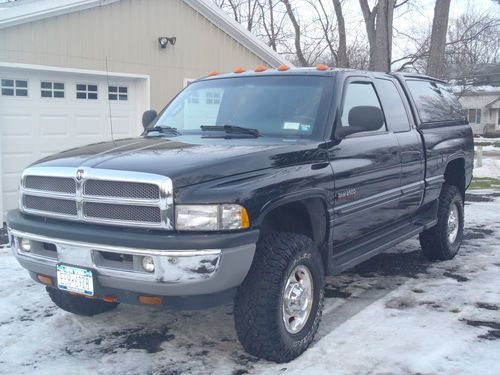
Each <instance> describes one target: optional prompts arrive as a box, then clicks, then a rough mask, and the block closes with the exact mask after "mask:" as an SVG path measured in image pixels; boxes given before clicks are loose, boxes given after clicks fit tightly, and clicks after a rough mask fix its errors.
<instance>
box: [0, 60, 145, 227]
mask: <svg viewBox="0 0 500 375" xmlns="http://www.w3.org/2000/svg"><path fill="white" fill-rule="evenodd" d="M0 80H1V81H0V84H1V87H0V156H1V158H0V192H2V195H1V196H0V214H2V221H3V220H5V213H6V211H8V210H10V209H13V208H16V207H17V200H18V197H17V194H18V193H17V192H18V188H19V178H20V174H21V172H22V170H23V169H24V168H25V167H26V166H27V165H29V164H30V163H32V162H34V161H35V160H38V159H40V158H43V157H45V156H48V155H51V154H53V153H56V152H59V151H62V150H65V149H69V148H72V147H77V146H82V145H85V144H89V143H94V142H102V141H106V140H111V139H112V137H113V138H114V139H119V138H126V137H133V136H137V135H138V134H140V132H141V129H142V126H141V121H140V118H141V115H142V113H143V111H144V110H146V109H148V108H149V76H146V75H134V74H120V73H114V72H113V73H109V74H108V73H106V72H102V71H89V70H78V69H65V68H53V67H47V66H37V65H27V64H10V63H0Z"/></svg>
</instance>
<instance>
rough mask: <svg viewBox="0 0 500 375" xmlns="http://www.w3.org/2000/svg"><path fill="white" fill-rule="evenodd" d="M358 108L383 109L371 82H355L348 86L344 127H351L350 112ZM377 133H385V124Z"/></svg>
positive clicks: (343, 116)
mask: <svg viewBox="0 0 500 375" xmlns="http://www.w3.org/2000/svg"><path fill="white" fill-rule="evenodd" d="M357 106H372V107H378V108H380V109H382V108H381V107H380V102H379V101H378V97H377V94H376V93H375V89H374V87H373V85H372V83H371V82H354V83H351V84H349V86H347V91H346V93H345V96H344V105H343V109H342V126H350V124H349V111H350V110H351V109H352V108H353V107H357ZM376 131H385V124H383V125H382V127H381V128H380V129H378V130H376Z"/></svg>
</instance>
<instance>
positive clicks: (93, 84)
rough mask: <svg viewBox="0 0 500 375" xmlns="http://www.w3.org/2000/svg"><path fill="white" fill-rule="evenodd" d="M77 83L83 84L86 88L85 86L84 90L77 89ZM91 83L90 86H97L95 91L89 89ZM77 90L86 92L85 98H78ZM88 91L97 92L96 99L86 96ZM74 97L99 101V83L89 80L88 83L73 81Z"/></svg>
mask: <svg viewBox="0 0 500 375" xmlns="http://www.w3.org/2000/svg"><path fill="white" fill-rule="evenodd" d="M78 85H85V86H86V88H85V91H82V90H78V88H77V87H78ZM90 85H92V86H97V91H89V86H90ZM79 92H84V93H85V94H86V97H85V99H83V98H79V97H78V93H79ZM89 92H90V93H96V94H97V99H89V98H88V96H89V95H88V94H89ZM75 99H76V100H78V101H82V100H85V101H87V100H89V101H90V102H94V103H95V102H98V101H99V83H96V82H90V83H85V82H75Z"/></svg>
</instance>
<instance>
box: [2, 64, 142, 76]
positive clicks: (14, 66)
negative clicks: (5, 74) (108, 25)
mask: <svg viewBox="0 0 500 375" xmlns="http://www.w3.org/2000/svg"><path fill="white" fill-rule="evenodd" d="M0 68H10V69H25V70H38V71H45V72H56V73H77V74H87V75H94V76H109V77H117V78H137V79H147V80H149V75H147V74H135V73H118V72H106V71H104V70H90V69H76V68H63V67H59V66H48V65H36V64H21V63H9V62H0Z"/></svg>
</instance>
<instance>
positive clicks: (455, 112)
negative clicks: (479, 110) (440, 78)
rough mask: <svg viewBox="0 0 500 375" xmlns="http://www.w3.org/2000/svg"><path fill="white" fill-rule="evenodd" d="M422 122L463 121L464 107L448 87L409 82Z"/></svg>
mask: <svg viewBox="0 0 500 375" xmlns="http://www.w3.org/2000/svg"><path fill="white" fill-rule="evenodd" d="M407 84H408V88H409V89H410V93H411V96H412V97H413V99H414V100H415V105H416V106H417V111H418V114H419V116H420V119H421V120H422V122H441V121H456V120H463V119H464V117H463V114H462V107H461V106H460V103H459V102H458V100H457V98H456V97H455V95H453V93H452V92H451V91H450V90H449V88H448V87H447V86H446V85H443V84H441V83H437V82H432V81H423V80H408V81H407Z"/></svg>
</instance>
